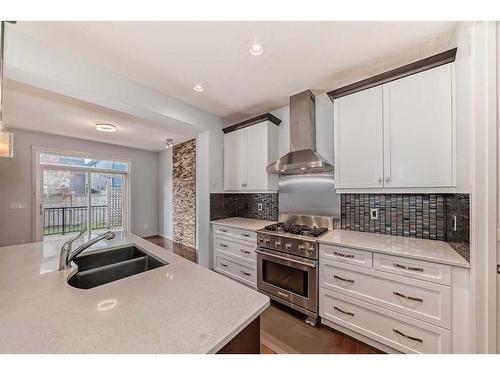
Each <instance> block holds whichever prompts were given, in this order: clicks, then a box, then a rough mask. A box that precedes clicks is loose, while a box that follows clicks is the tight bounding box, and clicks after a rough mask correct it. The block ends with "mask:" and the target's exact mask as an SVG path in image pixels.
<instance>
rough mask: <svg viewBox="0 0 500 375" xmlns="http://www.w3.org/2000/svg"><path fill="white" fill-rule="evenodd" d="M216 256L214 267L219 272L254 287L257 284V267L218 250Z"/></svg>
mask: <svg viewBox="0 0 500 375" xmlns="http://www.w3.org/2000/svg"><path fill="white" fill-rule="evenodd" d="M214 258H215V259H214V269H215V270H216V271H217V272H220V273H222V274H224V275H227V276H229V277H231V278H233V279H236V280H238V281H241V282H243V283H245V284H248V285H251V286H253V287H256V286H257V271H256V269H255V267H251V266H250V265H247V264H244V263H240V262H238V261H237V260H234V259H231V258H230V257H227V256H225V255H224V254H221V253H220V252H218V251H216V252H215V257H214Z"/></svg>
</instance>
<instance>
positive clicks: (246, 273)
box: [240, 271, 251, 276]
mask: <svg viewBox="0 0 500 375" xmlns="http://www.w3.org/2000/svg"><path fill="white" fill-rule="evenodd" d="M240 272H241V273H242V274H243V275H245V276H251V275H250V274H249V273H248V272H245V271H240Z"/></svg>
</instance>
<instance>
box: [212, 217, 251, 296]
mask: <svg viewBox="0 0 500 375" xmlns="http://www.w3.org/2000/svg"><path fill="white" fill-rule="evenodd" d="M212 236H213V249H214V258H213V261H214V263H213V264H214V270H215V271H216V272H218V273H221V274H223V275H225V276H227V277H230V278H232V279H234V280H237V281H239V282H241V283H243V284H246V285H249V286H251V287H252V288H257V253H256V252H255V249H256V248H257V235H256V233H255V231H252V230H247V229H239V228H231V227H226V226H223V225H215V224H214V225H212Z"/></svg>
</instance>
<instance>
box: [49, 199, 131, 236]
mask: <svg viewBox="0 0 500 375" xmlns="http://www.w3.org/2000/svg"><path fill="white" fill-rule="evenodd" d="M87 213H88V208H87V206H70V207H47V208H45V209H44V211H43V234H44V235H45V236H50V235H56V234H66V233H72V232H79V231H80V230H81V229H82V228H85V227H86V226H87ZM90 222H91V228H92V229H104V228H116V227H121V225H122V217H121V210H118V211H117V210H111V212H109V210H108V206H107V205H100V206H92V207H91V210H90Z"/></svg>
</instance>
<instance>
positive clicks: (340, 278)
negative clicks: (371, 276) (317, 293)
mask: <svg viewBox="0 0 500 375" xmlns="http://www.w3.org/2000/svg"><path fill="white" fill-rule="evenodd" d="M333 278H334V279H337V280H340V281H345V282H346V283H351V284H354V282H355V281H354V280H351V279H344V278H343V277H340V276H337V275H333Z"/></svg>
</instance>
